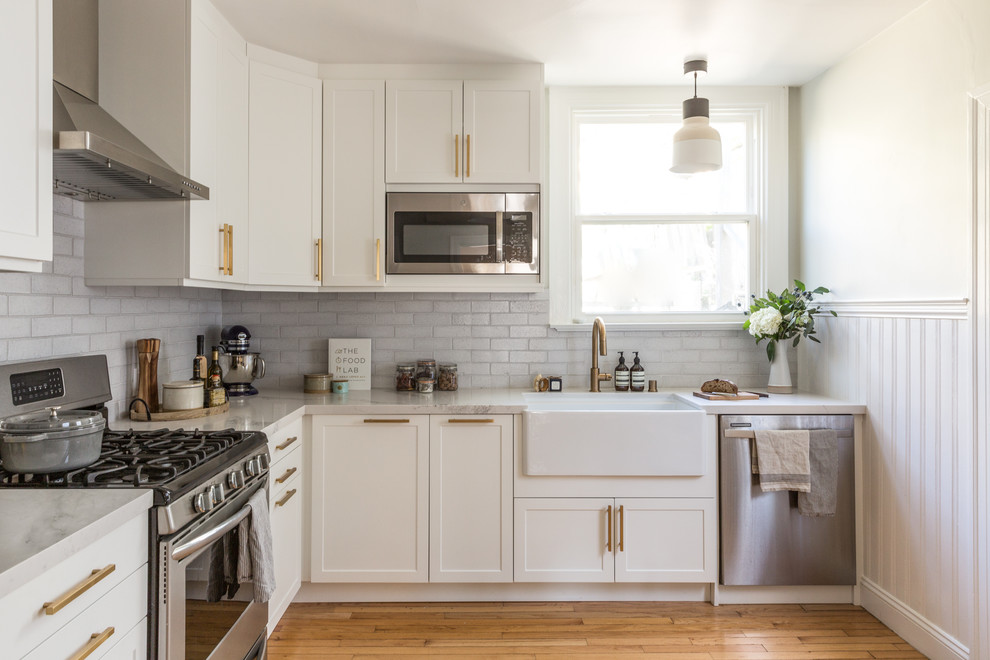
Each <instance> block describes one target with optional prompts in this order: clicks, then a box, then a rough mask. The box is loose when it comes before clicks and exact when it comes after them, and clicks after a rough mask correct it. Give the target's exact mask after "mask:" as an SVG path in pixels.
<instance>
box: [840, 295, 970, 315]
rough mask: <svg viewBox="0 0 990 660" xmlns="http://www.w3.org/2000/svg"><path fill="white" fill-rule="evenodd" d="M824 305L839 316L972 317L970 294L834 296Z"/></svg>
mask: <svg viewBox="0 0 990 660" xmlns="http://www.w3.org/2000/svg"><path fill="white" fill-rule="evenodd" d="M822 307H823V308H824V309H827V310H832V311H834V312H835V313H836V314H838V315H839V316H859V317H868V318H910V319H955V320H966V319H968V318H969V308H970V301H969V298H959V299H952V300H831V301H829V302H826V303H823V304H822Z"/></svg>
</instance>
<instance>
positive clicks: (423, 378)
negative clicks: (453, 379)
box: [416, 360, 437, 394]
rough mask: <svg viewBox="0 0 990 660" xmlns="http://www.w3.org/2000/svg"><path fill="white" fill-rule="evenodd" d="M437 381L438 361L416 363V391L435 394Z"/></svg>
mask: <svg viewBox="0 0 990 660" xmlns="http://www.w3.org/2000/svg"><path fill="white" fill-rule="evenodd" d="M436 379H437V361H436V360H417V361H416V391H417V392H421V393H423V394H429V393H431V392H433V387H434V385H435V384H436Z"/></svg>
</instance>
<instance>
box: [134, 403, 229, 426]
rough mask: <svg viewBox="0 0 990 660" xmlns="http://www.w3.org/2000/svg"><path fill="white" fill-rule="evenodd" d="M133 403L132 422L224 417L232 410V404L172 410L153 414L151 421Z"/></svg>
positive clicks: (146, 414)
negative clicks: (224, 414) (135, 408)
mask: <svg viewBox="0 0 990 660" xmlns="http://www.w3.org/2000/svg"><path fill="white" fill-rule="evenodd" d="M133 405H134V404H133V403H132V404H131V411H130V415H131V421H132V422H176V421H179V420H183V419H196V418H197V417H211V416H213V415H222V414H223V413H225V412H227V411H228V410H230V403H229V402H227V403H224V404H223V405H222V406H214V407H213V408H195V409H193V410H170V411H168V412H153V413H151V419H148V413H146V412H145V411H144V410H134V408H133Z"/></svg>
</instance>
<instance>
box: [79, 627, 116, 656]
mask: <svg viewBox="0 0 990 660" xmlns="http://www.w3.org/2000/svg"><path fill="white" fill-rule="evenodd" d="M115 632H116V630H114V627H113V626H110V627H109V628H107V629H106V630H104V631H103V632H98V633H93V634H92V635H90V636H89V641H88V642H86V646H84V647H82V648H81V649H79V652H78V653H76V654H75V655H74V656H72V657H70V658H69V660H83V658H88V657H89V656H90V655H91V654H92V653H93V651H95V650H96V649H98V648H100V646H101V645H102V644H103V642H105V641H107V640H108V639H110V638H111V637H112V636H113V634H114V633H115Z"/></svg>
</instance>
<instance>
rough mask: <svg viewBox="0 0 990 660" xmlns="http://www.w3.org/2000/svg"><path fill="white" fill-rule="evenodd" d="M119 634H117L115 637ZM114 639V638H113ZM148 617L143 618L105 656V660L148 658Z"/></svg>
mask: <svg viewBox="0 0 990 660" xmlns="http://www.w3.org/2000/svg"><path fill="white" fill-rule="evenodd" d="M116 636H117V635H116V634H115V635H114V637H116ZM111 641H113V640H111ZM147 658H148V619H147V618H145V619H141V620H140V621H138V624H137V625H136V626H134V627H133V628H131V630H130V632H128V633H127V634H125V635H124V636H123V637H122V638H121V639H120V641H119V642H117V644H116V645H114V646H113V647H111V649H110V650H109V651H107V653H106V655H104V656H103V660H147Z"/></svg>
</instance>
